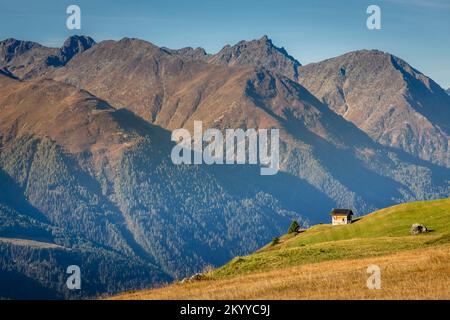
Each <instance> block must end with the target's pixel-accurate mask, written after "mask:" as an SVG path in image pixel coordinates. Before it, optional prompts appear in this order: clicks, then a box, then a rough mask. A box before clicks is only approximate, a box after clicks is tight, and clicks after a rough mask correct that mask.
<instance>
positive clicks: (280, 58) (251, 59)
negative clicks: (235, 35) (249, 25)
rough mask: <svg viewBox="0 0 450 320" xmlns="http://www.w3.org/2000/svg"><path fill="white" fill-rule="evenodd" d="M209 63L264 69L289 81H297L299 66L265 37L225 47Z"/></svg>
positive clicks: (285, 52)
mask: <svg viewBox="0 0 450 320" xmlns="http://www.w3.org/2000/svg"><path fill="white" fill-rule="evenodd" d="M208 62H209V63H214V64H220V65H228V66H236V65H240V66H255V67H264V68H266V69H267V70H270V71H276V72H280V73H281V74H283V75H285V76H286V77H288V78H289V79H291V80H298V68H299V67H300V66H301V64H300V62H298V61H297V60H296V59H295V58H294V57H292V56H290V55H289V54H288V53H287V51H286V50H285V49H284V48H278V47H276V46H275V45H274V44H273V43H272V40H270V39H269V38H268V37H267V36H263V37H262V38H261V39H258V40H252V41H240V42H239V43H237V44H235V45H234V46H230V45H227V46H225V47H223V48H222V50H220V51H219V52H218V53H216V54H214V55H212V56H211V57H210V58H209V59H208Z"/></svg>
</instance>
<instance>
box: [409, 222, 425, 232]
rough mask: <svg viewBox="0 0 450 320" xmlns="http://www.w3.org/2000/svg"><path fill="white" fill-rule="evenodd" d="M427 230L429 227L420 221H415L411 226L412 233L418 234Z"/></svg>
mask: <svg viewBox="0 0 450 320" xmlns="http://www.w3.org/2000/svg"><path fill="white" fill-rule="evenodd" d="M425 232H428V229H427V227H425V226H424V225H423V224H420V223H414V224H413V225H412V226H411V231H410V233H411V234H412V235H417V234H420V233H425Z"/></svg>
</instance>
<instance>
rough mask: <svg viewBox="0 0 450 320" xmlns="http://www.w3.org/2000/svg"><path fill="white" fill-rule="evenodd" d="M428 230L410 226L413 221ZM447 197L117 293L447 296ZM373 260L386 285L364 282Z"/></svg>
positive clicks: (311, 232)
mask: <svg viewBox="0 0 450 320" xmlns="http://www.w3.org/2000/svg"><path fill="white" fill-rule="evenodd" d="M416 222H420V223H423V224H425V225H426V226H427V227H428V228H429V230H430V232H428V233H426V234H422V235H418V236H412V235H410V234H409V230H410V227H411V225H412V224H413V223H416ZM449 250H450V199H443V200H435V201H426V202H413V203H406V204H401V205H397V206H393V207H389V208H385V209H382V210H379V211H376V212H373V213H371V214H368V215H366V216H364V217H361V218H360V219H357V220H356V221H355V222H353V223H352V224H351V225H343V226H331V225H326V224H321V225H316V226H313V227H311V228H309V229H308V230H306V231H305V232H303V233H300V234H287V235H284V236H282V237H281V238H280V242H279V243H278V244H275V245H272V244H268V245H266V246H265V247H263V248H261V249H260V250H258V251H257V252H255V253H253V254H251V255H248V256H245V257H236V258H234V259H233V260H231V261H230V262H229V263H227V264H226V265H224V266H222V267H221V268H218V269H215V270H212V271H209V272H208V273H206V274H205V275H204V276H203V280H200V281H194V282H189V283H175V284H173V285H171V286H168V287H166V288H161V289H155V290H148V291H138V292H134V293H128V294H124V295H121V296H118V297H115V298H117V299H260V298H261V299H304V298H319V299H323V298H325V299H326V298H331V299H333V298H353V299H358V298H393V299H395V298H400V297H403V298H447V299H448V298H449V297H450V292H449V291H448V288H449V285H450V283H449V280H448V274H449V272H450V267H449V266H450V264H449V262H450V251H449ZM370 264H377V265H379V266H380V268H381V270H382V279H383V281H384V282H383V283H384V287H382V290H377V291H376V292H375V291H371V290H368V289H367V288H366V287H365V284H366V279H367V274H366V268H367V266H368V265H370Z"/></svg>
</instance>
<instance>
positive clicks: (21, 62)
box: [0, 36, 95, 79]
mask: <svg viewBox="0 0 450 320" xmlns="http://www.w3.org/2000/svg"><path fill="white" fill-rule="evenodd" d="M94 44H95V41H94V40H93V39H92V38H90V37H86V36H72V37H69V38H68V39H67V40H66V41H65V42H64V44H63V46H62V47H61V48H48V47H45V46H42V45H40V44H38V43H36V42H31V41H21V40H16V39H11V38H10V39H6V40H4V41H1V42H0V69H3V70H7V72H9V73H11V74H14V76H15V77H18V78H21V79H30V78H34V77H38V76H41V75H43V74H45V73H47V72H48V71H49V70H51V69H53V68H55V67H61V66H63V65H65V64H66V63H67V62H68V61H69V60H70V59H72V58H73V57H74V56H75V55H77V54H78V53H81V52H83V51H85V50H88V49H89V48H90V47H92V46H93V45H94Z"/></svg>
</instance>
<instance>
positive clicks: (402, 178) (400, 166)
mask: <svg viewBox="0 0 450 320" xmlns="http://www.w3.org/2000/svg"><path fill="white" fill-rule="evenodd" d="M252 43H253V45H255V46H258V47H259V46H261V44H263V45H264V46H265V45H269V44H270V45H271V43H269V44H268V40H267V39H265V38H263V39H262V40H258V41H255V42H252ZM243 52H247V51H243ZM242 54H244V53H242ZM250 61H252V60H251V59H250ZM99 66H102V67H101V68H100V67H99ZM50 76H52V77H53V78H54V79H55V80H58V81H63V82H68V83H71V84H73V85H76V86H79V87H81V88H84V89H86V90H88V91H89V92H91V93H93V94H95V95H96V96H98V97H100V98H102V99H105V100H106V101H108V103H110V104H111V105H113V106H115V107H126V108H128V109H130V110H131V111H132V112H134V113H136V114H137V115H139V116H141V117H142V118H144V119H146V120H148V121H150V122H152V123H154V124H157V125H160V126H162V127H164V128H166V129H168V130H173V129H176V128H180V127H186V128H188V129H192V124H193V121H194V120H202V121H203V124H204V127H205V128H206V127H215V128H219V129H225V128H237V127H241V128H270V127H277V128H280V129H282V140H283V145H284V147H283V150H282V155H281V156H282V161H281V163H282V164H281V169H282V171H285V172H287V173H288V174H290V175H292V176H293V177H294V181H295V180H296V179H298V178H300V179H301V181H302V182H303V181H305V182H306V183H307V184H309V185H310V186H312V187H313V188H316V189H318V190H319V191H320V192H323V193H324V194H325V195H326V196H327V197H329V198H331V201H332V202H335V203H337V205H338V206H344V207H352V208H355V209H357V210H360V211H362V212H367V211H369V210H372V209H374V208H377V207H381V206H385V205H388V204H389V203H390V202H389V201H405V200H413V199H429V198H433V197H439V196H441V197H442V196H445V195H447V194H448V186H446V182H445V181H447V180H448V178H449V171H448V170H443V169H439V168H435V167H434V166H428V165H426V164H425V163H422V162H420V161H417V160H416V159H413V158H410V159H406V158H407V157H406V158H405V156H404V155H401V154H398V155H396V154H395V152H392V150H390V149H388V148H383V147H382V146H380V145H378V144H376V143H373V142H372V141H371V139H370V138H369V137H367V136H366V134H365V133H364V132H362V131H361V130H358V129H357V128H355V127H354V125H352V124H351V123H349V122H347V121H344V120H343V119H342V118H341V117H339V116H336V115H335V114H334V112H332V111H330V110H329V108H327V106H325V105H323V104H322V103H321V102H319V101H318V100H317V99H316V98H315V97H314V96H313V95H312V94H311V93H309V92H308V91H307V90H306V89H305V88H303V87H302V86H300V85H299V84H298V83H296V82H294V81H291V80H290V79H288V78H286V77H284V76H283V75H281V74H280V73H279V72H276V71H270V70H268V68H265V67H264V66H261V67H255V66H252V65H247V64H244V65H240V64H236V65H234V66H231V67H230V66H228V65H217V64H215V63H211V62H209V63H208V62H205V61H204V60H203V59H200V60H195V59H194V60H193V59H191V58H189V59H185V58H183V55H180V54H179V53H174V52H171V51H167V49H161V48H159V47H157V46H155V45H153V44H151V43H148V42H146V41H142V40H137V39H128V38H125V39H122V40H120V41H105V42H102V43H100V44H98V45H96V46H95V47H93V48H92V49H91V50H88V51H86V52H84V53H82V54H79V55H77V56H76V57H75V58H74V59H72V60H71V61H70V62H69V63H68V64H67V65H66V66H65V67H63V68H60V69H57V70H56V71H55V72H53V73H52V74H51V75H50ZM329 154H333V155H334V157H329ZM344 159H345V160H344ZM427 166H428V167H427ZM410 170H413V171H414V172H416V173H415V174H413V175H411V174H410V173H407V172H411V171H410ZM419 172H420V173H419ZM433 172H434V173H433ZM438 172H439V173H438ZM419 176H420V178H418V177H419ZM438 177H439V178H438ZM415 179H420V180H421V181H422V182H421V184H420V185H419V184H417V183H416V182H413V181H412V180H415ZM364 181H371V182H372V183H370V184H367V183H365V182H364ZM424 181H426V182H425V185H424V184H423V183H424ZM279 188H282V189H280V190H275V191H274V192H275V193H277V197H278V198H282V199H291V200H289V201H288V205H289V207H290V208H291V209H292V210H295V211H299V212H301V213H302V212H303V210H305V209H304V208H305V207H304V203H303V202H299V201H302V200H299V199H298V197H297V196H296V195H295V194H302V193H304V189H305V188H304V187H301V188H300V189H299V188H298V187H297V188H286V187H283V186H279ZM281 190H282V191H281ZM293 190H296V192H295V191H293ZM307 192H309V191H307ZM306 194H308V193H306ZM305 198H307V197H305ZM294 199H295V200H294ZM382 199H384V201H383V200H382ZM387 199H390V200H387ZM394 199H396V200H394ZM400 199H402V200H400ZM316 206H317V202H316V204H312V207H311V205H310V206H308V211H309V212H310V213H309V214H308V216H309V217H310V218H311V219H312V220H313V221H317V220H316V219H317V218H316V217H318V216H317V214H319V213H320V212H321V210H322V209H321V208H316Z"/></svg>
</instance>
